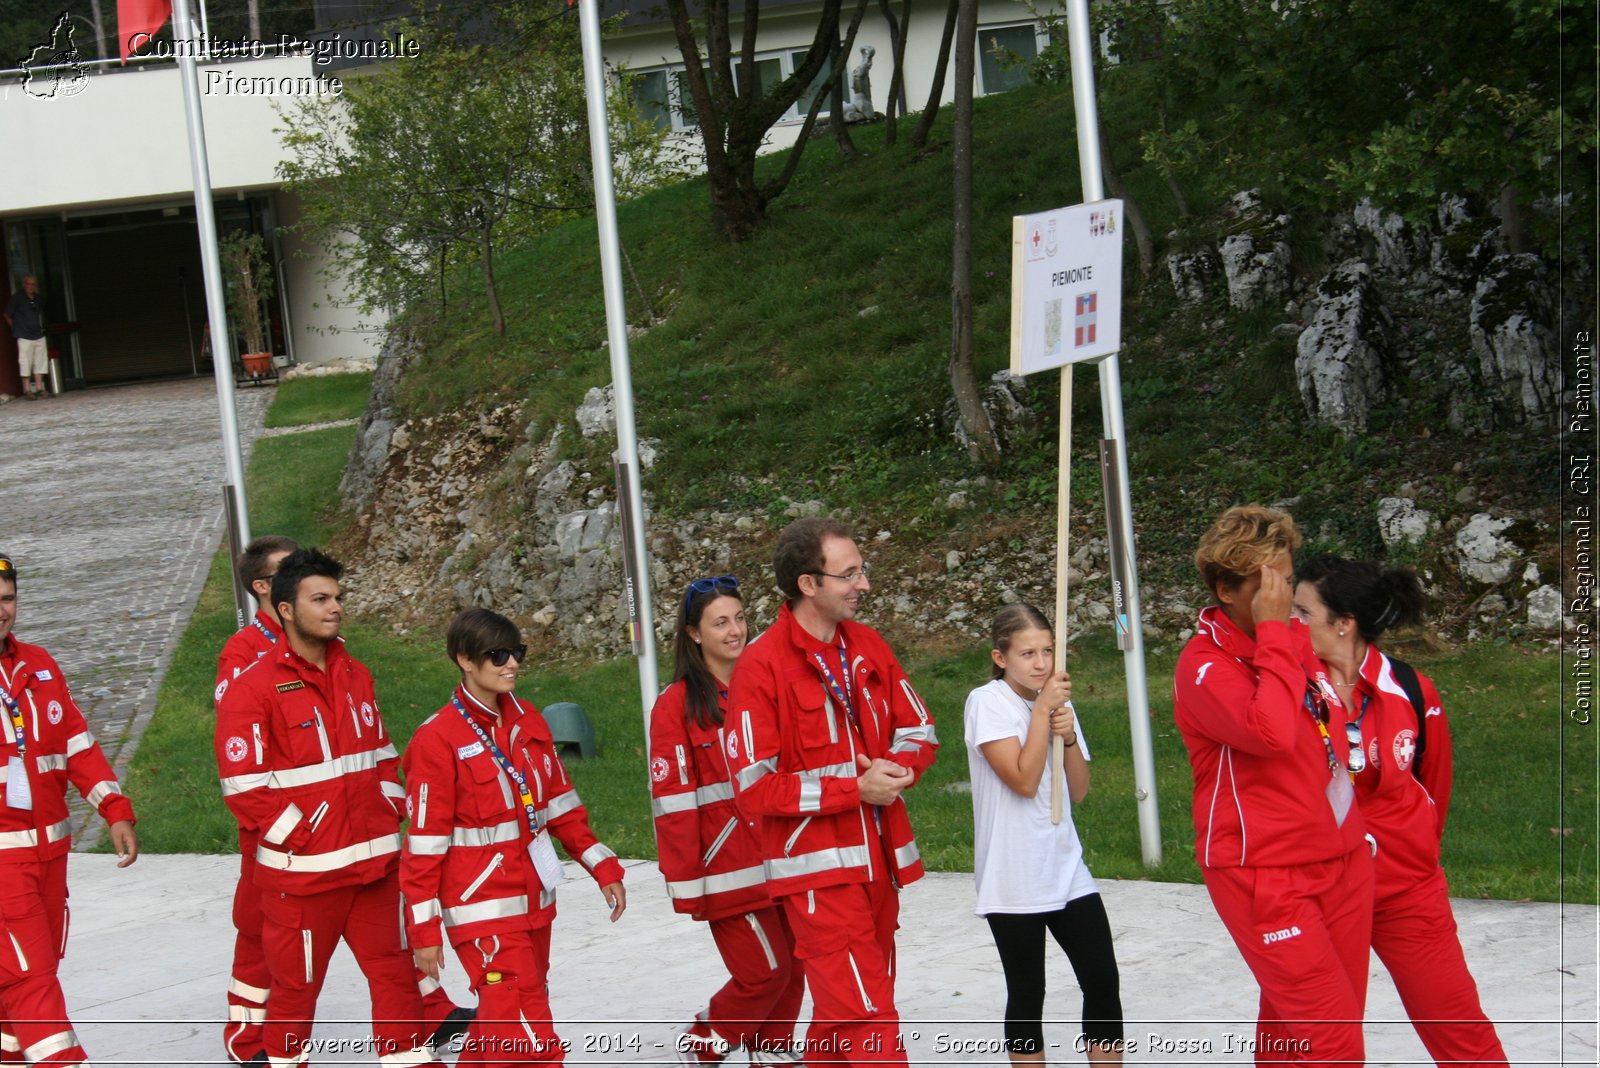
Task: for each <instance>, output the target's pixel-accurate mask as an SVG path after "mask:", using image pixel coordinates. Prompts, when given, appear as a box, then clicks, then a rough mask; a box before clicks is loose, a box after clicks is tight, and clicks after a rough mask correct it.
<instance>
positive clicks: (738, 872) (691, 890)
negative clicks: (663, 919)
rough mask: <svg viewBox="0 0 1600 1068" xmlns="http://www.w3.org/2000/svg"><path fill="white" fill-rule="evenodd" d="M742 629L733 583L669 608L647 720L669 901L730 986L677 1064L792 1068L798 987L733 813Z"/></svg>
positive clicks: (685, 1038)
mask: <svg viewBox="0 0 1600 1068" xmlns="http://www.w3.org/2000/svg"><path fill="white" fill-rule="evenodd" d="M747 633H748V628H747V626H746V624H745V618H744V602H743V600H741V599H740V596H739V580H738V579H736V578H734V577H733V576H732V575H722V576H720V577H718V578H703V579H697V580H695V581H694V582H692V583H690V584H689V588H688V590H687V591H686V592H685V594H684V598H683V605H682V607H681V608H680V609H679V610H678V629H677V634H676V635H675V637H674V641H673V660H674V665H673V666H674V670H673V678H672V685H671V686H668V687H667V689H666V692H664V693H663V694H662V695H661V697H660V699H659V700H657V701H656V705H655V708H654V709H652V710H651V713H650V794H651V798H652V800H651V805H650V807H651V813H652V815H653V816H654V818H655V824H656V843H657V847H658V851H659V853H660V856H661V874H662V875H663V876H664V877H665V878H666V880H667V893H668V895H669V896H670V897H671V898H672V906H673V908H674V909H676V910H677V911H678V912H683V913H687V914H688V915H690V916H693V917H694V918H695V919H697V920H705V921H707V922H708V923H710V924H711V935H712V937H713V938H714V939H716V943H717V949H718V950H719V951H720V952H721V953H722V959H723V962H724V963H725V964H726V965H727V966H728V974H729V979H728V981H727V983H725V984H724V985H723V987H722V989H721V990H718V991H717V992H716V993H715V994H713V995H712V996H711V1003H710V1005H709V1006H708V1007H707V1008H706V1010H705V1011H704V1012H702V1013H699V1014H698V1015H697V1016H696V1017H695V1020H694V1022H693V1023H692V1024H690V1025H689V1027H688V1029H687V1030H686V1031H684V1032H683V1033H682V1034H681V1035H679V1036H678V1041H677V1053H678V1059H679V1060H681V1061H682V1062H683V1063H685V1064H718V1063H720V1062H721V1061H722V1060H723V1058H725V1057H726V1056H727V1055H728V1052H729V1051H730V1050H732V1049H734V1048H735V1047H739V1046H743V1047H744V1048H745V1049H746V1050H747V1051H748V1052H749V1057H750V1062H751V1063H752V1064H780V1063H795V1062H797V1061H798V1060H799V1058H798V1056H797V1055H796V1053H795V1052H794V1049H793V1042H794V1020H795V1016H796V1014H797V1013H799V1011H800V999H801V996H802V995H803V994H804V992H805V980H804V977H803V974H802V972H801V968H800V963H799V961H797V960H795V959H794V940H793V937H792V935H791V934H790V932H789V926H788V922H787V921H786V920H785V919H784V917H783V912H782V910H780V909H778V908H775V907H774V906H773V904H772V899H771V898H770V897H769V896H768V894H767V889H766V879H765V874H764V872H763V869H762V864H761V850H760V847H759V844H758V842H759V836H758V835H757V833H756V828H755V827H754V826H752V825H751V824H749V823H747V822H746V821H745V820H744V819H743V818H741V816H740V815H739V812H738V809H737V808H735V807H734V801H733V783H732V782H731V781H730V775H729V773H728V763H727V755H726V753H727V750H726V732H725V731H724V730H723V726H722V721H723V717H724V716H725V715H726V713H727V704H726V702H727V697H728V680H729V679H730V678H732V676H733V666H734V663H735V662H736V661H737V660H738V659H739V654H740V653H742V652H744V645H745V638H746V635H747Z"/></svg>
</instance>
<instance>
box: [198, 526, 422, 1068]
mask: <svg viewBox="0 0 1600 1068" xmlns="http://www.w3.org/2000/svg"><path fill="white" fill-rule="evenodd" d="M343 574H344V568H343V566H342V565H340V564H339V563H338V561H336V560H334V559H332V558H331V557H328V556H326V555H324V554H323V553H321V552H318V551H317V550H315V549H301V550H298V551H296V552H293V553H290V554H289V555H288V556H286V557H285V558H284V559H283V562H282V563H280V564H279V565H278V572H277V574H276V575H275V576H274V577H273V580H272V600H273V603H274V605H275V607H276V609H277V614H278V619H279V621H280V622H281V623H282V624H283V640H282V641H281V642H279V643H278V644H277V645H276V646H275V647H274V649H273V651H272V652H271V653H269V654H268V655H266V656H263V657H261V658H260V659H259V660H257V661H256V662H255V663H253V664H251V665H250V666H248V667H247V668H245V670H244V671H242V672H240V674H239V677H238V678H236V679H224V680H223V681H222V682H220V683H218V684H217V730H216V752H217V764H218V766H219V768H220V769H221V772H222V795H223V798H224V799H225V800H226V801H227V804H228V807H229V808H230V809H231V810H232V811H233V814H234V816H235V817H236V818H237V819H238V821H239V826H240V829H241V831H242V832H243V833H245V834H249V835H253V836H255V837H256V839H257V843H258V844H257V846H256V857H255V859H256V868H255V883H256V886H257V888H258V889H259V890H260V895H261V896H260V903H261V913H262V925H261V942H262V948H263V950H264V951H265V955H266V961H267V969H268V971H269V973H270V974H271V984H270V987H269V994H268V997H267V1012H266V1022H265V1027H264V1029H263V1034H262V1044H263V1046H264V1050H263V1053H261V1054H257V1055H256V1057H255V1059H254V1060H255V1063H260V1064H269V1063H270V1064H272V1065H292V1064H296V1063H299V1062H301V1061H302V1060H303V1059H304V1058H305V1055H306V1053H307V1051H308V1049H309V1040H310V1038H311V1025H312V1020H313V1019H314V1018H315V1015H316V1005H317V996H318V994H319V993H321V990H322V983H323V980H324V979H325V978H326V976H327V971H328V961H329V958H330V957H332V955H333V950H334V947H335V946H336V945H337V944H338V942H339V940H340V939H341V938H342V939H344V941H345V942H346V944H348V945H349V947H350V949H351V952H352V953H354V954H355V958H356V961H357V963H358V964H360V966H361V970H362V972H363V973H364V974H365V975H366V977H367V982H368V985H369V987H370V989H371V992H372V1018H373V1034H374V1036H375V1038H376V1040H377V1044H378V1052H379V1054H380V1056H381V1058H382V1059H383V1061H384V1063H396V1064H406V1065H421V1064H437V1063H439V1062H438V1061H437V1059H436V1058H435V1056H434V1055H433V1052H432V1050H430V1049H429V1048H428V1042H427V1036H428V1030H427V1029H426V1026H425V1025H424V1024H423V1023H422V1021H423V1019H424V1010H423V1007H422V998H421V995H420V994H419V993H418V990H417V982H416V976H415V973H414V971H413V969H412V962H411V954H410V952H409V951H408V950H407V949H406V948H405V946H404V945H403V943H402V941H401V931H400V925H399V922H398V921H399V916H400V907H401V906H400V883H399V875H398V873H399V866H400V820H401V814H402V811H401V810H402V806H403V804H404V799H405V791H404V789H402V788H401V786H400V782H399V778H398V775H397V774H396V768H397V765H398V763H399V758H398V754H397V753H396V752H395V748H394V746H393V745H392V744H391V743H390V741H389V737H388V734H387V732H386V731H385V730H384V725H383V719H382V718H381V717H380V716H379V714H378V700H377V696H376V694H375V693H374V690H373V685H372V675H371V673H370V672H368V671H367V669H366V667H365V666H364V665H363V664H361V663H360V662H359V661H357V660H356V659H355V658H354V657H352V656H351V655H350V654H349V653H348V652H346V651H345V648H344V642H343V641H342V640H341V639H340V637H339V629H340V626H341V625H342V624H343V621H344V612H343V608H342V607H341V603H340V601H341V594H340V590H339V579H340V578H341V577H342V576H343Z"/></svg>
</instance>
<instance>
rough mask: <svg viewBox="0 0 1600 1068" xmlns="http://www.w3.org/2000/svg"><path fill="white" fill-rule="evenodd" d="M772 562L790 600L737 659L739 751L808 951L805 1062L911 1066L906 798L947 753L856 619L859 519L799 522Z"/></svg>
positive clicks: (733, 717)
mask: <svg viewBox="0 0 1600 1068" xmlns="http://www.w3.org/2000/svg"><path fill="white" fill-rule="evenodd" d="M773 570H774V571H775V572H776V577H777V581H778V588H779V589H780V590H782V591H783V593H784V595H785V596H786V597H787V598H788V601H787V603H785V604H784V606H783V607H782V608H781V609H779V611H778V619H777V621H776V622H775V623H774V624H773V625H772V628H771V629H770V630H768V631H767V632H766V633H765V634H763V635H762V636H761V638H760V639H759V640H758V641H755V642H752V643H751V645H750V647H749V649H748V650H747V651H746V652H745V654H744V655H743V656H742V657H740V659H739V663H738V666H737V667H735V669H734V672H733V680H732V683H731V686H730V691H729V695H728V708H729V716H728V719H727V720H726V724H727V727H728V728H729V729H728V734H727V749H728V754H727V755H728V765H729V768H730V769H731V770H732V772H733V774H734V781H735V784H736V788H737V791H738V798H739V805H740V807H741V808H743V809H745V810H746V811H747V812H748V813H749V814H750V815H752V816H760V817H761V823H762V846H763V852H764V858H765V866H766V875H767V885H768V889H769V891H770V892H771V894H772V896H773V898H774V899H775V900H776V901H778V902H779V903H780V904H781V905H782V907H783V909H784V913H785V915H786V917H787V919H788V920H789V924H790V926H791V927H792V928H793V930H794V935H795V946H796V956H798V957H799V958H800V959H802V960H803V961H804V962H805V972H806V983H807V985H808V986H809V987H810V989H811V999H812V1003H813V1007H812V1021H811V1025H810V1028H809V1030H808V1031H807V1034H806V1040H805V1048H804V1059H805V1060H806V1061H807V1062H810V1061H812V1060H813V1059H816V1060H829V1061H836V1062H840V1063H846V1064H859V1063H869V1062H889V1063H897V1064H904V1063H906V1055H905V1049H904V1046H903V1045H902V1043H901V1040H900V1027H899V1023H900V1017H899V1014H898V1012H897V1011H896V1009H895V1003H894V974H895V967H894V932H895V928H896V927H897V926H898V920H899V912H900V905H899V900H898V894H899V890H900V888H901V887H903V886H905V885H906V884H908V883H911V882H914V881H915V880H917V879H920V878H921V877H922V859H921V856H920V854H919V853H918V851H917V844H916V841H915V839H914V838H913V837H912V833H911V821H910V819H909V817H908V816H907V815H906V808H905V802H904V801H903V800H902V799H901V797H900V795H901V793H902V792H903V791H905V790H906V789H908V788H909V787H911V786H912V785H914V784H915V783H916V781H917V779H918V778H919V777H920V776H921V775H922V773H923V772H924V771H926V770H927V769H928V768H929V767H930V766H932V764H933V759H934V751H935V750H936V749H937V748H938V744H939V742H938V738H937V737H936V736H935V734H934V727H933V719H932V717H931V716H930V715H929V714H928V710H927V706H926V705H924V704H923V702H922V698H920V697H919V696H917V693H916V691H915V690H913V689H912V687H911V682H910V680H909V679H907V678H906V674H905V672H904V671H903V670H901V668H900V663H899V661H898V660H896V659H895V655H894V653H893V652H892V651H891V650H890V648H889V645H888V643H887V642H885V641H884V640H883V638H882V637H881V636H880V635H879V634H878V632H877V631H875V630H873V629H872V628H871V627H868V626H865V625H863V624H860V623H857V622H855V615H856V612H857V610H858V609H859V608H860V604H861V595H862V594H863V593H866V592H867V591H868V590H869V589H870V588H871V585H870V583H869V582H868V580H867V565H866V564H865V563H864V562H863V560H862V558H861V550H860V549H859V548H857V547H856V543H855V541H854V540H853V538H852V537H851V534H850V530H849V528H848V527H846V526H845V525H844V524H842V523H840V522H838V521H836V520H833V519H821V518H811V519H800V520H797V521H795V522H794V523H791V524H790V525H789V526H788V527H786V528H785V529H784V531H783V532H782V533H781V534H779V535H778V544H777V547H776V549H775V550H774V552H773Z"/></svg>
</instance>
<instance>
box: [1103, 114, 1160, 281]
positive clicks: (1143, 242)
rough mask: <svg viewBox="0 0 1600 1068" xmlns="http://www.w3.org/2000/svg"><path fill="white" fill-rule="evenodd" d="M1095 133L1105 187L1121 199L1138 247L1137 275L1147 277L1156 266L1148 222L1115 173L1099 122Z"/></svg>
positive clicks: (1115, 168)
mask: <svg viewBox="0 0 1600 1068" xmlns="http://www.w3.org/2000/svg"><path fill="white" fill-rule="evenodd" d="M1099 125H1100V129H1098V130H1096V131H1095V133H1096V135H1097V136H1098V137H1099V138H1100V170H1101V173H1103V174H1104V175H1105V179H1106V188H1107V189H1109V190H1111V195H1112V196H1114V197H1118V198H1119V199H1121V201H1122V215H1123V218H1124V219H1125V220H1126V221H1127V224H1128V226H1129V228H1130V229H1132V230H1133V243H1134V244H1135V245H1136V246H1137V247H1138V249H1139V277H1140V278H1149V277H1150V272H1151V271H1153V270H1155V266H1156V243H1155V239H1154V238H1153V237H1151V236H1150V224H1149V223H1147V222H1145V221H1144V212H1142V211H1140V210H1139V202H1138V201H1137V200H1134V199H1133V197H1131V196H1129V195H1128V190H1127V187H1126V186H1124V185H1123V184H1122V175H1120V174H1119V173H1117V167H1116V164H1114V163H1112V162H1111V146H1109V145H1107V144H1106V128H1105V124H1104V123H1100V124H1099Z"/></svg>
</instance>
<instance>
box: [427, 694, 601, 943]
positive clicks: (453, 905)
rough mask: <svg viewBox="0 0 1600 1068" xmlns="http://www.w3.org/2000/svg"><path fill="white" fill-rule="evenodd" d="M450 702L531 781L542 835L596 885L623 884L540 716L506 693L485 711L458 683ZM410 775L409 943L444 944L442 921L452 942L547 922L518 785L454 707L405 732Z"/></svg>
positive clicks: (547, 903)
mask: <svg viewBox="0 0 1600 1068" xmlns="http://www.w3.org/2000/svg"><path fill="white" fill-rule="evenodd" d="M455 700H459V701H460V702H461V704H462V705H463V706H465V707H466V709H467V710H468V713H469V714H470V715H471V716H472V717H473V719H474V721H475V722H476V723H477V724H478V725H479V726H480V727H482V728H483V732H484V733H485V734H487V735H488V736H489V738H490V739H491V740H492V741H493V742H494V744H495V745H497V746H499V748H500V752H501V753H503V754H505V756H506V758H507V759H508V760H510V761H511V762H512V764H513V765H514V766H515V767H516V769H517V770H518V771H520V772H521V773H522V775H523V777H524V778H525V779H526V781H527V785H528V789H529V791H530V792H531V793H532V794H533V802H534V805H535V806H536V814H537V818H538V821H539V826H540V827H541V828H545V827H548V828H549V832H550V834H552V835H554V836H555V839H556V841H558V842H560V843H561V845H562V848H564V849H565V850H566V851H567V855H568V856H570V857H574V858H576V859H577V861H578V863H579V864H582V865H583V867H584V868H585V870H587V871H588V872H589V874H590V875H591V876H593V877H594V881H595V882H596V883H598V884H599V885H601V886H609V885H610V884H611V883H616V882H621V881H622V864H621V863H620V862H618V860H617V857H616V854H615V853H613V852H611V850H610V849H607V848H606V847H605V846H604V845H601V844H600V841H599V840H598V839H597V838H595V836H594V832H593V831H591V830H590V829H589V814H588V812H586V811H585V810H584V807H583V801H582V800H581V799H580V798H579V797H578V791H577V790H575V789H574V788H573V786H572V780H571V779H569V778H568V777H567V769H566V766H565V765H563V764H562V763H561V757H560V756H559V755H558V754H557V753H556V746H555V741H554V740H553V739H552V738H551V736H550V728H549V726H548V725H546V723H545V721H544V717H543V716H541V715H540V714H539V710H538V709H537V708H534V707H533V706H532V705H530V704H528V703H527V702H526V701H519V700H517V699H516V698H515V697H513V696H512V695H510V694H502V695H501V697H500V701H499V704H498V707H496V708H494V709H490V708H488V707H486V706H485V705H483V704H481V703H480V702H479V701H478V700H477V699H476V698H474V697H473V696H472V695H471V694H469V693H467V691H466V689H465V688H464V687H457V688H456V694H455ZM405 772H406V809H407V812H408V813H409V814H410V817H411V830H410V833H409V834H408V835H407V837H406V850H405V856H404V857H403V859H402V860H401V862H400V890H401V892H402V893H403V894H404V895H405V900H406V901H407V903H408V904H409V907H408V908H407V910H406V930H407V933H408V934H409V936H410V939H411V944H412V945H413V946H437V945H441V944H442V943H443V932H441V930H440V926H441V923H442V925H443V927H444V928H445V929H446V930H448V932H449V935H450V942H451V944H452V945H455V944H459V943H461V942H466V941H470V940H472V939H474V938H480V937H482V936H484V935H490V934H496V933H499V932H502V931H518V930H529V929H533V928H538V927H546V926H548V925H549V924H550V921H551V920H553V919H554V918H555V914H556V907H555V906H556V895H555V891H554V889H551V888H546V887H543V886H541V885H540V882H539V875H538V873H537V872H536V871H535V870H534V866H533V861H532V860H531V859H530V858H529V855H528V847H529V845H530V843H531V842H532V841H533V834H532V831H531V829H530V828H529V826H528V818H527V813H526V810H525V809H524V808H523V805H522V801H521V799H520V798H519V796H518V791H517V786H516V783H514V782H512V781H511V778H510V776H508V775H506V773H505V772H504V771H502V770H501V769H500V765H499V763H498V762H496V760H495V758H494V756H493V755H492V754H491V753H490V752H489V751H488V749H487V748H486V747H485V746H484V744H483V742H482V741H481V740H480V739H479V738H478V734H477V732H476V731H474V730H473V729H472V728H471V727H469V726H467V723H466V721H465V720H464V719H462V716H461V712H460V710H458V709H457V708H456V706H455V702H454V701H452V702H451V703H450V704H447V705H445V706H444V707H443V708H441V709H440V710H439V711H438V712H436V713H435V714H434V715H432V716H430V717H429V718H428V719H427V720H425V721H424V722H423V724H422V726H420V727H418V728H417V733H416V734H414V735H412V737H411V742H410V744H409V745H407V746H406V757H405Z"/></svg>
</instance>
